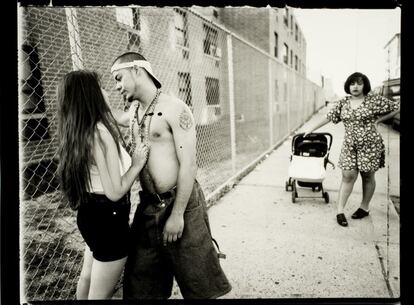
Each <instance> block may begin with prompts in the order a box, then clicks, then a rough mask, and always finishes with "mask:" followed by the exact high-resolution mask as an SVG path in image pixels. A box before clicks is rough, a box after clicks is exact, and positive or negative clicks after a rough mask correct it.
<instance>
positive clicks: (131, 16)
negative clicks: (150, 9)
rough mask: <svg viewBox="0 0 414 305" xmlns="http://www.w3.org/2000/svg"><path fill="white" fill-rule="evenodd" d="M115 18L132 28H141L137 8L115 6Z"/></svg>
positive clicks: (137, 29)
mask: <svg viewBox="0 0 414 305" xmlns="http://www.w3.org/2000/svg"><path fill="white" fill-rule="evenodd" d="M116 20H117V21H118V22H119V23H122V24H124V25H126V26H128V27H130V28H131V29H133V30H136V31H139V30H140V29H141V26H140V16H139V9H138V8H130V7H117V8H116Z"/></svg>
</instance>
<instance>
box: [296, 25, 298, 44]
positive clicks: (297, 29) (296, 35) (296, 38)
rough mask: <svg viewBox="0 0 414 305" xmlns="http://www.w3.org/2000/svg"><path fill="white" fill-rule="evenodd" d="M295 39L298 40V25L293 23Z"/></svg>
mask: <svg viewBox="0 0 414 305" xmlns="http://www.w3.org/2000/svg"><path fill="white" fill-rule="evenodd" d="M295 40H296V41H298V25H297V24H295Z"/></svg>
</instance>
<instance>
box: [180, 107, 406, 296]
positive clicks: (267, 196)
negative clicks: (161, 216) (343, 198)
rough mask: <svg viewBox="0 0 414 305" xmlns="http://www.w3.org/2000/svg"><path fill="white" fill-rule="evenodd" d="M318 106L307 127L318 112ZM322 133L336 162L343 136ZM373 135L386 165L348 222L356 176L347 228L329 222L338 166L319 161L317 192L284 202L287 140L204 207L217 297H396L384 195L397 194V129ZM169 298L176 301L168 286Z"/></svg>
mask: <svg viewBox="0 0 414 305" xmlns="http://www.w3.org/2000/svg"><path fill="white" fill-rule="evenodd" d="M326 110H327V109H326V108H323V109H322V110H321V111H319V112H318V113H317V114H315V115H314V116H313V117H312V119H311V120H310V121H308V122H307V123H306V124H305V125H304V126H302V128H303V127H306V126H307V125H308V124H313V123H314V122H315V121H317V120H319V119H320V118H321V117H322V116H323V115H325V113H326ZM318 131H326V132H330V133H331V134H332V135H333V138H334V140H333V145H332V148H331V153H330V159H331V160H332V161H333V162H334V163H335V164H336V163H337V161H338V157H339V153H340V148H341V143H342V140H343V136H344V129H343V125H342V123H339V124H337V125H334V124H331V123H330V124H328V125H325V126H324V127H322V128H321V129H320V130H318ZM380 132H381V134H382V135H383V138H384V140H385V142H386V146H387V147H388V148H389V150H388V152H387V157H386V164H387V167H386V168H383V169H380V170H379V171H378V172H377V174H376V181H377V188H376V192H375V194H374V197H373V199H372V202H371V207H370V208H371V212H370V215H369V216H368V217H366V218H364V219H361V220H353V219H351V214H352V213H353V212H354V211H355V210H356V209H357V208H358V206H359V202H360V200H361V196H362V188H361V178H360V177H359V178H358V180H357V182H356V183H355V187H354V190H353V193H352V194H351V196H350V198H349V201H348V204H347V206H346V209H345V215H346V216H347V219H348V223H349V226H348V227H341V226H339V225H338V224H337V222H336V216H335V215H336V200H337V192H338V188H339V183H340V178H341V170H340V169H339V168H338V167H336V168H335V170H333V169H332V167H331V166H330V165H328V166H327V178H326V179H325V180H324V182H323V186H324V188H325V191H328V193H329V196H330V203H329V204H326V203H325V201H324V200H323V198H322V197H321V195H320V194H321V193H320V192H315V193H312V191H311V190H310V189H307V188H301V187H299V188H298V194H299V196H315V198H297V201H296V203H292V201H291V192H287V191H285V181H286V180H287V179H288V167H289V162H290V161H289V157H290V155H291V139H292V138H291V137H289V138H288V139H286V140H285V141H284V142H283V143H282V144H281V145H280V146H279V147H278V148H276V149H275V150H273V151H272V152H271V153H270V154H269V156H268V157H267V158H266V159H265V160H264V161H262V162H261V163H260V164H259V165H258V166H257V167H256V168H255V169H254V170H253V171H252V172H250V173H249V174H248V175H247V176H245V177H244V178H243V179H242V180H241V181H240V182H239V183H238V184H237V185H236V186H235V187H234V188H233V189H232V190H231V191H229V192H228V193H227V194H225V195H224V196H223V197H222V198H221V199H220V200H219V201H218V202H217V203H216V204H215V205H213V206H211V207H210V208H209V217H210V222H211V228H212V232H213V236H214V237H215V239H216V240H217V241H218V243H219V245H220V249H221V250H222V251H223V252H224V253H225V254H226V255H227V258H226V259H225V260H221V264H222V267H223V269H224V271H225V273H226V275H227V276H228V278H229V280H230V282H231V283H232V286H233V290H232V291H231V292H230V293H229V294H227V295H226V296H224V297H223V298H225V299H227V298H342V297H347V298H397V297H399V296H400V274H399V249H400V248H399V228H400V224H399V215H398V214H397V213H396V211H395V209H394V206H393V204H392V203H391V201H390V200H389V195H394V196H399V133H398V132H395V131H393V130H392V129H390V128H388V127H387V126H380ZM174 294H175V296H173V298H177V297H178V298H180V296H178V295H177V291H175V293H174Z"/></svg>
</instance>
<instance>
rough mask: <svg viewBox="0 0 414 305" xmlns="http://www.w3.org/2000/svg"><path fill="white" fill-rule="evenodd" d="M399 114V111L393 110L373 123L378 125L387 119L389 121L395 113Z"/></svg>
mask: <svg viewBox="0 0 414 305" xmlns="http://www.w3.org/2000/svg"><path fill="white" fill-rule="evenodd" d="M399 112H400V109H398V110H394V111H392V112H390V113H388V114H386V115H383V116H380V117H379V118H378V119H377V120H376V121H375V125H378V124H379V123H381V122H384V121H386V120H388V119H391V118H392V117H394V116H395V115H396V114H397V113H399Z"/></svg>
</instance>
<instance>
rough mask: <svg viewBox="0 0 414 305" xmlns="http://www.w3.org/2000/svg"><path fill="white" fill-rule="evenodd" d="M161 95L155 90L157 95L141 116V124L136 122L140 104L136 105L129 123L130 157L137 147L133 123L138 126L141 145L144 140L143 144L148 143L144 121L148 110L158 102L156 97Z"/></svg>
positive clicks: (148, 112) (146, 125) (148, 113)
mask: <svg viewBox="0 0 414 305" xmlns="http://www.w3.org/2000/svg"><path fill="white" fill-rule="evenodd" d="M160 94H161V90H160V89H157V93H156V94H155V97H154V99H153V100H152V101H151V103H150V104H149V106H148V107H147V109H146V110H145V113H144V115H143V116H142V119H141V122H139V120H138V109H139V106H140V104H139V103H138V106H137V108H136V109H135V114H134V117H133V118H132V122H131V129H130V134H131V155H133V153H134V151H135V148H136V147H137V141H136V139H135V134H134V125H135V123H137V125H138V134H139V135H140V138H141V143H143V142H144V139H145V143H147V142H148V128H149V124H145V121H146V119H147V116H148V115H150V110H151V109H154V107H155V104H156V102H157V100H158V97H159V96H160Z"/></svg>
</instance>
